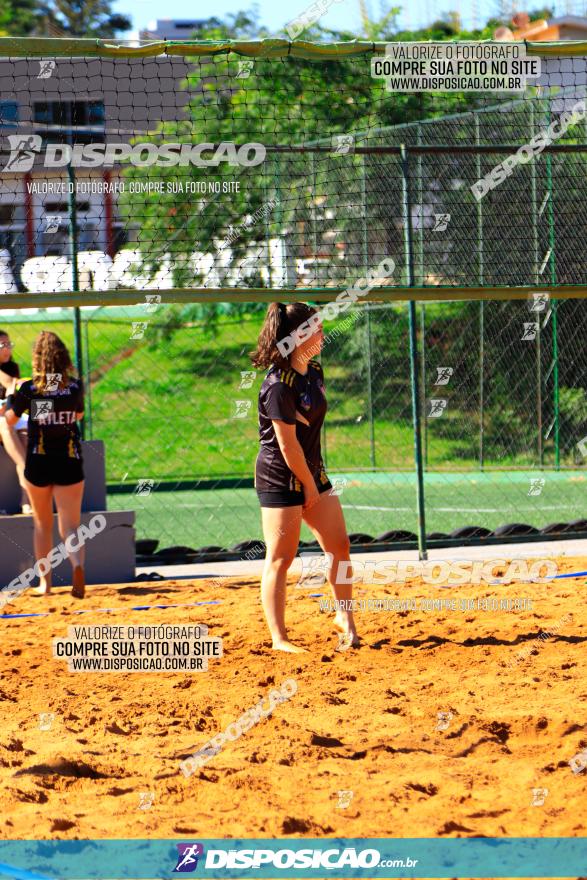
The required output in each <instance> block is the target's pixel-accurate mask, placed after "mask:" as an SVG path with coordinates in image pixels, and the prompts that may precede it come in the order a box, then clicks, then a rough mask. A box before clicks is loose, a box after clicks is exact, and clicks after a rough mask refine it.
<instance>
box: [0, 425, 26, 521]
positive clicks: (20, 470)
mask: <svg viewBox="0 0 587 880" xmlns="http://www.w3.org/2000/svg"><path fill="white" fill-rule="evenodd" d="M0 439H1V440H2V444H3V446H4V449H5V450H6V454H7V455H8V456H9V457H10V458H11V459H12V461H13V462H14V464H15V465H16V473H17V475H18V482H19V483H20V487H21V489H22V504H28V501H29V499H28V493H27V488H26V486H27V484H26V480H25V477H24V466H25V459H26V447H25V446H24V444H23V441H22V438H21V436H20V432H19V433H17V432H16V431H15V430H14V428H11V427H9V425H7V424H6V419H5V418H3V417H0Z"/></svg>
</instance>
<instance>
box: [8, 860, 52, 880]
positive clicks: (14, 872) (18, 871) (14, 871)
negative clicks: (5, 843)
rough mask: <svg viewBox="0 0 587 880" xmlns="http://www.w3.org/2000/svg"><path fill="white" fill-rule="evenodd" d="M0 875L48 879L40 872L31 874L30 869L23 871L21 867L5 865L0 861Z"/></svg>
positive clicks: (30, 879) (24, 878)
mask: <svg viewBox="0 0 587 880" xmlns="http://www.w3.org/2000/svg"><path fill="white" fill-rule="evenodd" d="M0 876H1V877H13V878H14V880H49V878H48V877H44V876H43V875H42V874H33V873H32V871H25V870H23V869H22V868H15V867H13V866H12V865H5V864H4V863H3V862H0Z"/></svg>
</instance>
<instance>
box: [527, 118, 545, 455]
mask: <svg viewBox="0 0 587 880" xmlns="http://www.w3.org/2000/svg"><path fill="white" fill-rule="evenodd" d="M530 132H531V134H532V137H534V135H535V134H536V128H535V123H534V105H533V104H532V102H530ZM530 182H531V195H532V239H533V246H534V273H533V274H534V283H535V284H536V286H538V285H539V284H540V262H541V261H540V244H539V236H538V216H537V208H538V199H537V194H536V162H531V163H530ZM536 324H537V326H536V423H537V435H538V437H537V439H538V463H539V465H540V467H541V468H542V467H543V466H544V442H543V436H542V432H543V430H544V429H543V425H542V340H541V333H542V324H541V323H540V315H539V316H538V321H537V322H536Z"/></svg>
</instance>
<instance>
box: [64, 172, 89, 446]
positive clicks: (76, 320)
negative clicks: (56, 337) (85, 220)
mask: <svg viewBox="0 0 587 880" xmlns="http://www.w3.org/2000/svg"><path fill="white" fill-rule="evenodd" d="M67 177H68V181H69V186H68V194H67V202H68V212H69V251H70V255H71V283H72V289H73V290H74V291H75V293H79V265H78V259H77V255H78V241H77V204H76V200H75V171H74V170H73V166H72V164H71V160H70V161H69V163H68V165H67ZM73 350H74V355H73V357H74V361H75V368H76V370H77V374H78V376H79V377H80V379H83V375H84V364H83V356H82V326H81V312H80V308H79V306H74V309H73ZM79 428H80V432H81V436H82V440H83V439H85V435H86V432H85V425H84V422H83V419H82V421H81V422H80V425H79Z"/></svg>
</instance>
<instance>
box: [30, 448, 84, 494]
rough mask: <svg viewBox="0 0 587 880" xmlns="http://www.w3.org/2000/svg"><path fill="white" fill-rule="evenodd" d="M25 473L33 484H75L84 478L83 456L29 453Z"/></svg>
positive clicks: (43, 485)
mask: <svg viewBox="0 0 587 880" xmlns="http://www.w3.org/2000/svg"><path fill="white" fill-rule="evenodd" d="M24 475H25V477H26V479H27V480H28V481H29V483H32V484H33V486H39V487H45V486H73V484H74V483H81V481H82V480H83V478H84V464H83V461H82V460H81V458H69V457H68V456H66V455H35V454H33V455H28V456H27V460H26V466H25V469H24Z"/></svg>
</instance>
